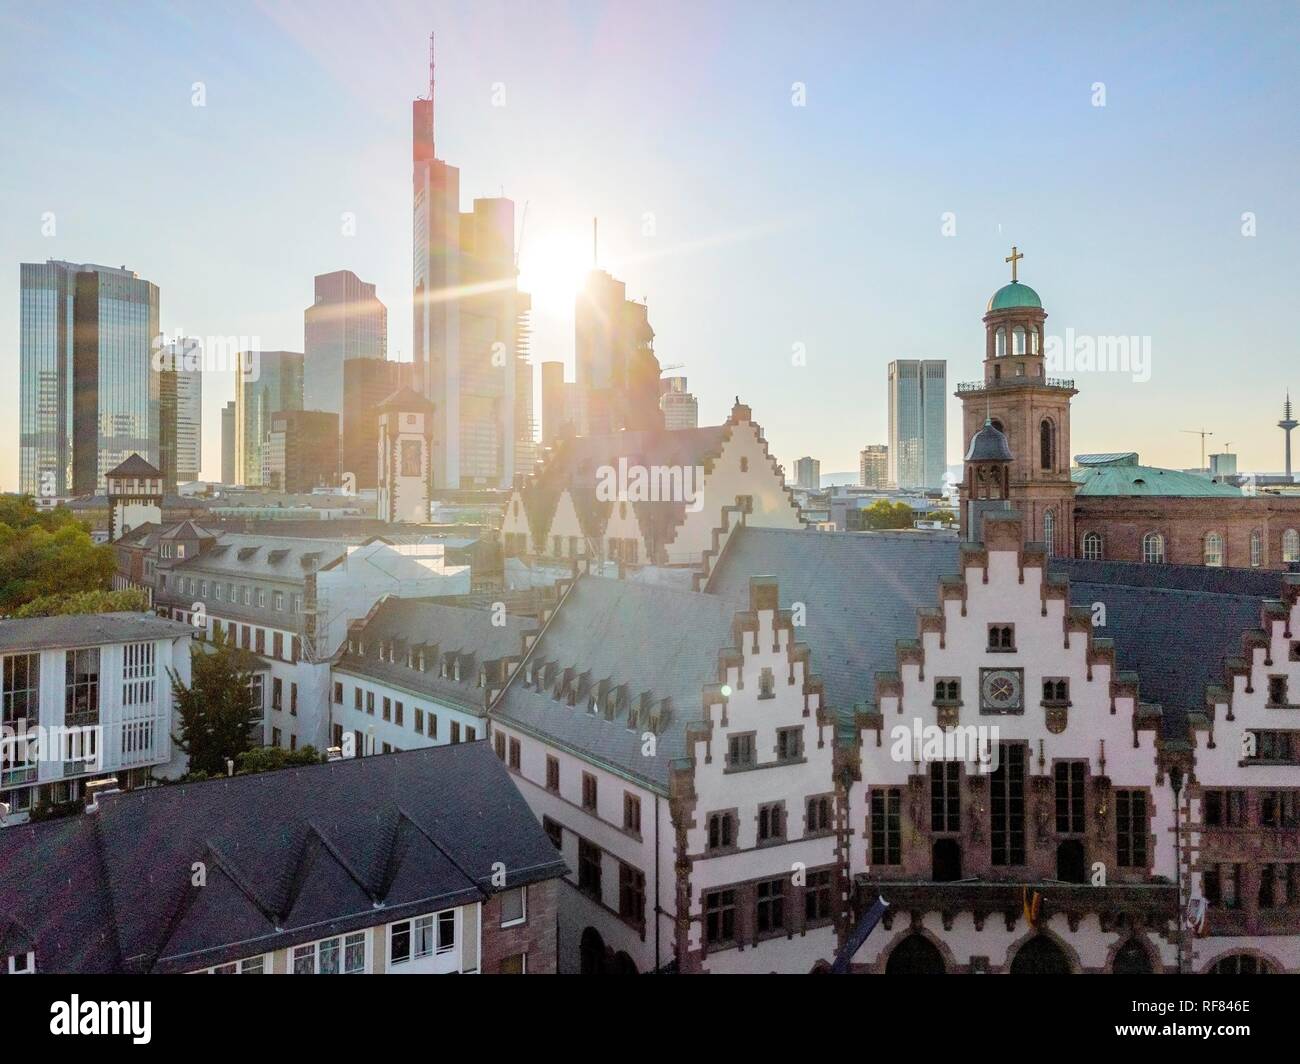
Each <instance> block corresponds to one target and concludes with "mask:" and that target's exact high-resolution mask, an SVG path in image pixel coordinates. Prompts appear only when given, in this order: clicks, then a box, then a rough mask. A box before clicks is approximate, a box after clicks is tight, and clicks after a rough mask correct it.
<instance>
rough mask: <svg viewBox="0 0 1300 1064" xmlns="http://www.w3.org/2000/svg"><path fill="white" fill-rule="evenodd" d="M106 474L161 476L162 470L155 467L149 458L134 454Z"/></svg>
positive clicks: (118, 475)
mask: <svg viewBox="0 0 1300 1064" xmlns="http://www.w3.org/2000/svg"><path fill="white" fill-rule="evenodd" d="M105 476H110V477H160V476H162V470H160V469H157V468H156V467H154V466H153V465H152V464H150V462H149V461H148V459H145V458H142V457H140V455H138V454H133V455H131V456H130V457H128V458H127V459H126V460H125V461H123V462H119V463H118V464H117V465H115V466H114V467H113V468H112V469H110V470H109V471H108V472H107V473H106V474H105Z"/></svg>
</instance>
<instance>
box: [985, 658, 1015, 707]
mask: <svg viewBox="0 0 1300 1064" xmlns="http://www.w3.org/2000/svg"><path fill="white" fill-rule="evenodd" d="M1022 678H1023V677H1022V671H1021V670H1020V669H980V709H981V710H983V711H984V712H986V713H1018V712H1020V709H1021V707H1022V704H1023V703H1022V690H1023V686H1024V685H1023V682H1022Z"/></svg>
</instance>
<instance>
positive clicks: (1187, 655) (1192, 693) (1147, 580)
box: [1050, 559, 1283, 738]
mask: <svg viewBox="0 0 1300 1064" xmlns="http://www.w3.org/2000/svg"><path fill="white" fill-rule="evenodd" d="M1050 570H1051V571H1052V572H1053V573H1055V574H1059V575H1066V576H1068V577H1069V579H1070V603H1071V605H1074V606H1084V607H1089V608H1091V607H1092V606H1093V604H1094V603H1097V602H1100V603H1102V604H1104V606H1105V620H1106V624H1105V627H1097V628H1095V629H1094V633H1095V634H1096V635H1098V636H1101V637H1104V638H1109V639H1111V640H1113V641H1114V645H1115V661H1116V665H1117V667H1118V668H1120V669H1123V670H1126V671H1133V672H1136V673H1137V674H1138V681H1139V686H1138V696H1139V697H1140V698H1141V700H1142V701H1144V702H1152V703H1158V704H1159V705H1160V706H1161V707H1162V710H1163V719H1162V725H1161V730H1162V732H1163V733H1164V735H1165V736H1167V737H1175V738H1181V737H1183V736H1185V735H1186V726H1187V713H1188V711H1189V710H1194V711H1199V710H1201V709H1203V708H1204V706H1205V688H1206V686H1207V685H1209V684H1217V683H1221V682H1222V681H1223V677H1224V671H1223V668H1224V661H1225V659H1227V658H1230V657H1235V656H1237V655H1239V654H1240V653H1241V636H1242V633H1243V632H1245V631H1247V630H1250V629H1255V628H1259V627H1260V624H1261V620H1262V609H1263V606H1264V603H1265V602H1266V601H1268V600H1270V599H1277V598H1279V597H1280V595H1281V591H1282V579H1283V574H1281V573H1276V572H1261V571H1256V570H1250V569H1215V568H1208V567H1206V566H1194V565H1145V564H1141V563H1135V562H1128V563H1125V562H1085V561H1065V560H1060V559H1057V560H1054V561H1053V562H1052V563H1051V565H1050Z"/></svg>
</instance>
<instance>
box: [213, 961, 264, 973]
mask: <svg viewBox="0 0 1300 1064" xmlns="http://www.w3.org/2000/svg"><path fill="white" fill-rule="evenodd" d="M205 974H207V975H265V974H266V958H265V957H247V958H245V959H244V960H242V961H239V962H238V963H236V962H234V961H231V962H230V963H229V964H218V965H217V966H216V967H215V968H209V969H208V970H207V972H206V973H205Z"/></svg>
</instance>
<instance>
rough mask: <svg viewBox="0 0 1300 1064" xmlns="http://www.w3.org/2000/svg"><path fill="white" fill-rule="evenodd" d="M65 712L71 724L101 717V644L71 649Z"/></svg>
mask: <svg viewBox="0 0 1300 1064" xmlns="http://www.w3.org/2000/svg"><path fill="white" fill-rule="evenodd" d="M63 712H64V717H65V721H66V723H67V724H68V725H69V726H72V727H81V726H83V725H90V724H96V723H98V721H99V647H89V648H87V649H85V650H69V651H68V652H67V654H66V655H65V665H64V702H63Z"/></svg>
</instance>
